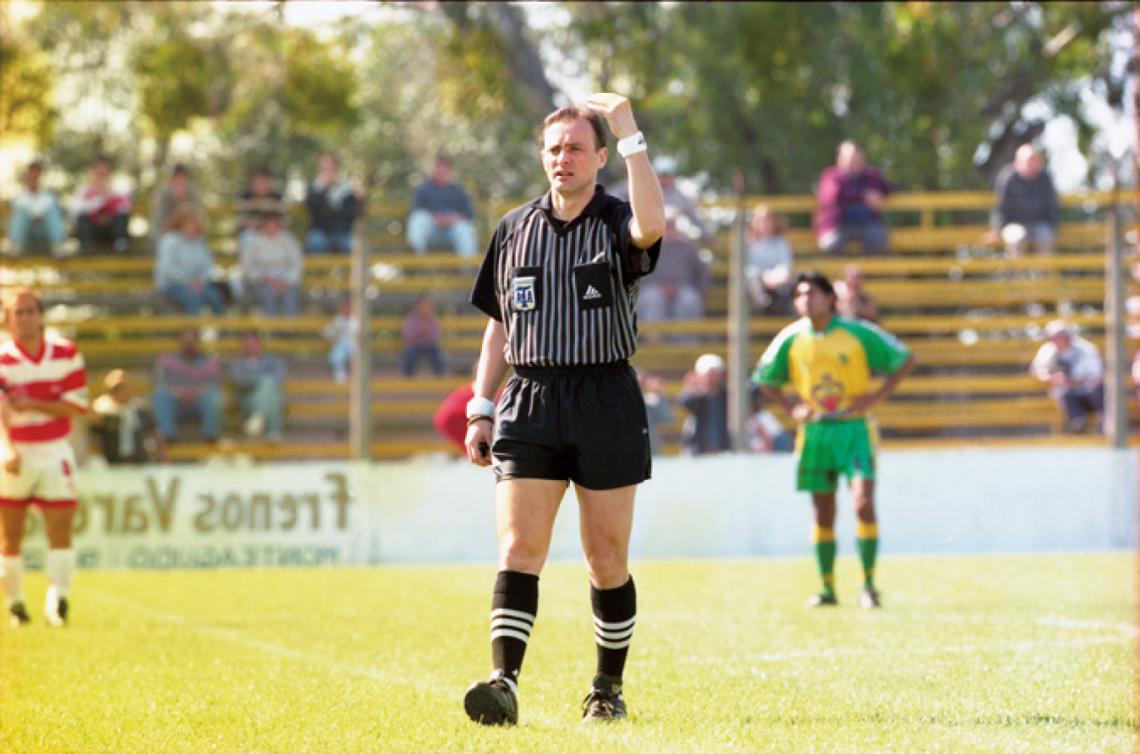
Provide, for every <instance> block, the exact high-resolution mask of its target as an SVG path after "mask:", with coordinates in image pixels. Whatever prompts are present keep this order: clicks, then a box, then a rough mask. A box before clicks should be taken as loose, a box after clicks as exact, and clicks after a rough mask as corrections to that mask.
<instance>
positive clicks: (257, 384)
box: [228, 331, 285, 443]
mask: <svg viewBox="0 0 1140 754" xmlns="http://www.w3.org/2000/svg"><path fill="white" fill-rule="evenodd" d="M228 373H229V378H230V383H231V384H232V385H233V386H234V391H235V392H236V393H237V398H238V407H239V408H240V410H241V419H242V431H243V432H245V434H246V436H247V437H261V436H263V435H264V436H265V439H267V440H268V441H269V442H271V443H279V442H281V438H282V436H283V430H284V428H285V361H284V360H283V359H282V358H281V357H280V356H270V355H268V354H266V353H265V350H264V347H263V344H262V342H261V336H260V335H259V334H258V333H256V332H253V331H251V332H247V333H245V334H244V335H243V336H242V338H241V356H240V357H239V358H237V359H234V360H233V361H231V362H230V364H229V369H228Z"/></svg>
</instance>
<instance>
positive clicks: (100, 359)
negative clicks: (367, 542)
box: [0, 192, 1137, 460]
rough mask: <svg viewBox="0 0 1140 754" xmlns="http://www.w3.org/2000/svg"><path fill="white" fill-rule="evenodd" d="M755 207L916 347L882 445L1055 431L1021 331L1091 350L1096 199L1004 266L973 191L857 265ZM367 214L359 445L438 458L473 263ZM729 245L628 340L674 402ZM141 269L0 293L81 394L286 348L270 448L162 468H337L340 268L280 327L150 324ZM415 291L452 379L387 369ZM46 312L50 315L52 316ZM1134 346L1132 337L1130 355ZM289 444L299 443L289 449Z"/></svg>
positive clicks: (344, 413)
mask: <svg viewBox="0 0 1140 754" xmlns="http://www.w3.org/2000/svg"><path fill="white" fill-rule="evenodd" d="M759 201H764V202H766V203H767V204H769V206H772V207H773V208H774V209H776V210H777V211H780V212H783V213H785V214H786V215H787V216H788V217H789V218H790V219H791V221H792V225H793V227H792V229H791V230H790V231H789V233H788V236H789V239H790V241H791V242H792V244H793V247H794V248H795V251H796V265H797V267H799V268H801V269H806V268H809V267H814V268H818V269H820V270H821V271H823V272H824V273H825V274H828V275H830V276H832V277H839V276H840V275H841V274H842V272H843V268H844V266H846V265H847V264H849V263H856V264H858V265H859V266H860V268H861V269H862V271H863V274H864V278H865V280H866V284H867V286H868V290H869V291H870V292H871V293H872V294H873V295H874V296H875V297H876V298H877V299H878V301H879V305H880V308H881V309H883V310H885V314H884V320H883V325H884V327H886V328H887V329H888V330H890V331H891V332H893V333H895V334H897V335H899V336H900V337H902V338H904V339H905V340H906V342H907V343H908V344H909V345H911V347H912V348H913V349H914V350H915V353H916V355H917V357H918V359H919V369H918V371H917V372H916V373H915V374H914V375H912V376H911V377H910V378H909V379H908V380H906V381H905V382H904V383H903V384H902V386H901V387H900V389H899V391H898V393H897V394H896V397H895V398H894V399H893V400H892V401H890V402H888V403H887V404H885V405H884V406H883V407H882V408H881V409H880V410H879V411H878V412H877V414H878V417H879V420H880V426H881V427H882V429H883V432H884V435H885V436H886V437H887V438H888V443H890V444H892V445H893V446H895V447H922V446H923V444H924V443H929V442H939V441H944V438H945V437H946V436H947V435H955V436H957V437H969V438H970V439H971V441H972V442H977V443H987V442H991V443H1000V442H1005V441H1007V436H1009V435H1017V436H1019V437H1020V438H1022V440H1024V441H1033V440H1034V438H1052V437H1054V435H1053V434H1052V432H1053V429H1054V428H1055V426H1056V423H1057V421H1056V419H1057V411H1056V409H1055V407H1054V406H1053V405H1052V402H1051V401H1050V400H1049V399H1048V398H1047V397H1046V396H1045V393H1044V389H1043V387H1042V386H1041V385H1040V384H1038V383H1037V382H1036V381H1035V380H1033V379H1032V378H1030V377H1029V376H1028V375H1027V374H1026V372H1025V369H1026V365H1027V364H1028V362H1029V360H1030V359H1031V358H1032V356H1033V354H1034V353H1035V352H1036V349H1037V348H1038V347H1039V345H1040V341H1038V340H1034V339H1032V338H1030V337H1029V336H1028V334H1029V333H1032V332H1034V331H1039V329H1040V328H1041V327H1042V326H1043V325H1044V324H1045V322H1046V321H1048V320H1049V319H1051V318H1052V317H1053V314H1052V311H1053V310H1054V308H1055V307H1056V306H1057V305H1058V303H1059V302H1062V301H1063V302H1064V303H1065V305H1066V306H1068V307H1070V308H1071V309H1072V310H1073V311H1074V312H1075V313H1074V314H1073V315H1072V316H1071V317H1069V319H1071V320H1073V321H1075V322H1076V323H1077V324H1079V325H1080V326H1081V327H1082V328H1083V330H1084V331H1085V333H1086V335H1087V336H1088V337H1090V339H1091V340H1093V342H1094V343H1096V344H1097V345H1098V346H1101V347H1102V348H1103V340H1104V337H1103V332H1104V327H1105V323H1104V315H1103V311H1102V307H1103V297H1104V284H1103V278H1104V254H1103V244H1104V238H1105V230H1104V225H1103V223H1101V222H1099V221H1097V220H1095V219H1094V220H1090V219H1089V218H1090V217H1091V215H1089V214H1088V212H1087V211H1086V210H1087V208H1088V206H1093V205H1095V206H1099V207H1102V208H1103V207H1104V206H1107V205H1108V203H1109V202H1110V201H1111V197H1109V196H1108V195H1106V194H1094V195H1086V196H1074V197H1064V198H1063V200H1062V201H1063V205H1064V206H1065V207H1066V209H1065V212H1066V213H1067V217H1068V218H1069V219H1068V220H1067V221H1066V222H1065V223H1064V224H1063V225H1062V226H1061V228H1060V233H1059V241H1058V249H1059V251H1058V253H1055V254H1053V255H1051V256H1044V257H1041V256H1032V255H1030V256H1026V257H1023V258H1020V259H1015V260H1008V259H1005V258H1004V257H1003V256H1002V255H1001V253H1000V250H999V249H997V248H995V247H994V246H992V245H990V244H987V243H986V242H985V241H984V239H983V235H984V233H985V231H986V230H987V228H986V227H985V226H984V225H981V224H979V220H981V219H982V218H983V217H984V213H985V212H986V211H988V209H989V207H990V205H991V204H992V196H991V195H990V194H988V193H979V192H964V193H949V194H896V195H894V196H893V197H891V200H890V205H889V210H888V218H889V221H890V222H891V224H892V228H891V239H892V240H891V246H892V252H891V253H890V254H888V255H886V256H882V257H871V258H863V257H829V256H824V255H821V254H819V252H818V251H817V250H816V248H815V245H814V240H813V239H812V238H811V234H810V231H809V230H808V229H807V221H808V220H809V218H810V215H811V213H812V212H813V211H814V198H812V197H803V196H798V197H766V198H760V197H753V198H750V199H748V200H747V202H746V203H745V204H746V206H747V208H748V209H751V207H752V206H754V205H755V204H756V203H758V202H759ZM513 205H514V203H512V204H511V206H513ZM736 206H737V203H736V201H735V200H733V201H727V202H712V203H706V207H707V208H708V209H709V210H710V211H720V212H721V213H722V216H730V215H727V214H725V213H726V212H727V211H728V210H732V209H734V208H735V207H736ZM506 208H508V207H502V208H500V207H485V208H484V210H485V211H484V213H483V214H484V215H485V216H486V217H487V218H491V219H493V218H494V217H496V216H497V213H498V212H500V211H501V210H502V209H506ZM373 210H374V211H373V213H372V216H370V217H369V218H368V220H367V228H368V231H367V232H368V234H369V235H368V237H369V240H370V245H371V246H372V248H373V249H374V253H373V254H372V256H371V259H370V264H371V272H372V276H373V278H372V282H371V289H372V291H373V292H374V293H375V294H377V299H376V311H377V313H376V314H375V315H374V316H372V317H371V318H370V324H371V331H372V334H373V337H372V348H373V351H374V365H375V367H376V369H377V370H378V372H377V374H378V376H377V378H376V379H375V380H374V381H373V384H372V390H373V396H372V397H373V414H374V432H375V438H376V442H375V444H374V447H373V451H374V453H375V454H376V457H381V458H394V457H404V456H407V455H410V454H413V453H416V452H431V453H438V452H449V450H448V446H447V445H446V444H445V443H444V442H442V441H441V440H440V439H439V438H437V437H436V436H435V434H434V430H433V429H432V428H431V424H430V419H431V415H432V413H433V412H434V410H435V408H436V406H438V404H439V401H440V400H442V398H443V396H444V395H446V393H447V392H448V391H449V390H451V389H452V388H454V387H455V386H457V385H459V384H461V383H462V382H463V381H464V380H465V379H466V374H467V368H468V367H469V366H470V364H471V363H472V362H473V361H474V359H475V356H476V355H477V352H478V349H479V347H480V344H481V338H482V332H483V328H484V326H485V323H486V320H485V318H483V317H482V316H481V315H478V314H477V313H474V312H471V311H470V310H469V309H467V308H466V307H465V306H464V305H462V301H463V300H464V298H465V296H466V294H467V291H468V290H469V288H470V284H471V279H472V277H473V274H474V270H475V267H476V263H475V262H473V261H472V260H469V259H463V258H460V257H457V256H455V255H452V254H428V255H423V256H419V255H415V254H410V253H406V252H403V251H401V248H402V243H403V241H402V238H400V237H399V233H398V232H394V231H392V228H397V229H398V227H397V226H398V224H399V223H398V222H395V223H393V220H396V221H398V220H400V219H402V215H403V213H404V212H405V211H406V207H404V206H403V205H402V204H399V203H393V204H391V205H390V206H380V207H374V208H373ZM0 212H2V210H0ZM935 215H937V216H938V217H939V220H940V221H945V220H946V218H947V217H950V218H951V221H952V222H954V223H955V224H953V225H946V226H939V225H935V224H934V218H935ZM916 221H917V224H914V223H915V222H916ZM299 227H300V226H299ZM231 230H232V229H231ZM231 230H227V229H226V227H225V223H224V222H220V223H218V224H216V225H214V226H212V228H211V232H212V233H213V234H214V236H215V239H216V241H215V246H214V248H215V254H216V259H217V261H218V266H219V268H220V269H221V270H222V271H224V272H226V273H227V274H230V273H231V271H232V268H233V266H234V264H235V259H234V255H233V252H234V249H233V248H232V243H230V242H231V241H232V239H231V238H229V236H230V235H232V233H231ZM733 239H734V235H733V231H732V229H731V228H724V227H723V226H722V230H721V231H720V232H719V233H718V234H717V236H716V237H715V238H714V239H713V242H712V245H711V249H712V252H713V262H712V273H713V286H712V290H711V292H710V298H709V302H708V307H707V310H708V312H709V315H708V316H707V317H706V318H705V319H703V320H699V321H692V322H665V323H653V324H646V325H643V326H642V332H643V336H644V339H643V345H642V346H641V348H640V349H639V352H638V354H637V356H636V357H635V365H636V366H638V367H639V368H640V369H645V370H650V371H657V372H660V373H662V374H664V375H665V376H666V377H667V382H666V393H667V394H669V395H671V396H675V395H676V394H677V393H678V392H679V391H680V387H681V375H682V374H683V372H684V371H685V370H686V369H687V368H688V367H689V366H690V365H691V364H692V363H693V361H695V359H696V357H697V356H698V355H700V354H701V353H705V352H708V351H712V352H718V353H721V354H724V352H725V350H726V340H725V321H724V317H723V313H724V311H725V308H726V288H727V286H726V283H727V275H728V263H727V259H728V253H727V252H728V249H729V248H730V244H731V243H732V242H733ZM152 275H153V259H152V258H151V257H150V256H149V255H145V254H140V255H133V256H124V257H110V256H108V257H86V258H81V257H69V258H64V259H59V260H54V259H15V260H10V259H4V260H3V262H2V263H0V287H4V286H8V285H16V284H30V285H35V286H37V287H39V288H41V289H42V290H43V291H44V292H45V295H46V297H47V299H48V302H49V304H62V305H63V306H60V307H55V306H53V308H51V309H50V313H51V314H52V316H53V318H55V319H56V321H53V322H52V324H53V326H56V327H58V328H59V329H60V330H61V331H62V332H63V333H64V334H65V335H69V336H73V337H76V338H77V339H78V340H79V341H80V343H81V345H82V347H83V350H84V353H85V354H86V356H87V359H88V362H89V364H90V367H91V371H92V375H93V376H92V382H93V383H95V382H97V379H98V376H100V375H101V372H102V371H105V370H106V369H109V368H111V367H114V366H124V365H125V366H127V367H129V368H130V369H131V371H132V372H133V373H134V374H135V375H136V376H137V377H138V378H139V379H140V383H141V384H140V387H142V388H145V387H146V383H147V382H148V381H149V375H150V368H151V366H152V364H153V361H154V358H155V357H156V356H157V355H158V354H159V353H163V352H166V351H169V350H172V349H173V348H174V345H175V341H176V334H177V331H178V330H179V329H180V328H182V327H185V326H188V325H198V326H202V327H205V328H209V330H210V331H211V332H212V333H213V334H214V336H215V338H214V340H213V341H212V342H210V343H208V344H207V349H208V350H212V351H214V352H215V353H218V354H220V355H222V356H224V357H225V356H232V355H233V354H235V353H237V350H238V342H239V337H240V334H241V332H243V331H244V330H248V329H258V330H260V331H262V332H263V333H265V342H266V346H267V350H268V351H269V352H274V353H279V354H282V355H284V356H285V357H286V358H287V359H288V361H289V363H290V364H291V367H293V366H295V367H298V368H297V369H296V374H297V375H298V376H295V377H291V378H290V379H289V380H288V381H287V382H286V386H285V390H286V394H287V405H288V408H287V433H286V434H287V441H286V442H285V443H283V444H281V445H276V446H273V445H268V444H264V443H258V442H251V441H245V440H240V439H239V440H235V441H232V442H223V443H220V444H219V445H218V446H204V445H197V444H193V443H191V444H179V445H175V446H172V448H171V457H172V458H173V459H179V460H191V459H197V458H203V457H206V456H210V455H223V456H224V455H231V454H233V455H248V456H251V457H257V458H278V459H287V458H338V457H339V458H343V457H345V455H346V454H347V450H348V446H347V417H348V409H349V403H348V397H349V389H348V386H346V385H338V384H336V383H335V382H333V381H332V380H331V379H328V378H327V377H325V376H324V375H325V369H324V366H323V365H324V357H325V354H326V352H327V349H328V346H329V344H328V343H327V342H325V341H324V339H323V338H322V337H321V332H322V331H323V329H324V327H325V325H326V324H327V322H328V320H329V319H330V316H331V312H330V307H329V306H328V303H329V302H330V301H335V300H336V299H338V298H339V297H341V296H342V295H343V294H344V293H345V292H346V291H348V290H349V260H348V258H347V257H343V256H324V257H309V258H308V259H307V260H306V273H305V283H304V288H305V289H306V291H308V292H309V293H310V306H309V307H308V309H307V310H306V313H305V314H304V315H303V316H301V317H297V318H293V319H287V320H286V319H267V318H264V317H259V316H255V315H240V314H234V315H231V316H224V317H203V318H195V317H186V316H181V315H173V314H166V313H162V312H161V310H160V309H159V307H156V306H155V296H154V292H153V290H152ZM425 291H433V292H435V293H436V294H437V295H438V296H439V297H441V298H442V299H443V301H444V302H445V305H444V306H443V307H441V309H442V311H443V312H444V316H443V317H442V319H443V329H444V332H445V333H446V337H445V338H444V342H443V346H444V348H445V350H446V352H447V354H448V357H449V361H450V363H451V368H452V374H450V375H448V376H445V377H439V378H435V377H430V378H424V377H416V378H412V379H406V378H402V377H393V376H390V372H392V371H394V367H395V364H396V360H397V358H398V354H399V351H400V337H399V331H400V325H401V322H402V315H403V312H404V311H405V308H406V304H407V303H408V302H409V301H410V300H411V299H412V298H413V297H414V296H416V295H418V294H420V293H422V292H425ZM156 310H158V313H157V314H155V313H154V312H155V311H156ZM60 312H63V313H64V316H63V318H62V319H58V318H57V315H59V313H60ZM788 321H789V320H788V318H786V317H755V318H753V319H752V320H751V321H750V323H749V331H750V347H749V351H750V357H749V358H750V359H755V358H757V357H758V356H759V354H760V352H761V351H762V350H763V348H764V347H765V346H766V345H767V343H768V341H769V340H770V338H771V337H772V336H773V335H774V334H775V333H776V332H777V331H778V330H779V329H780V328H781V327H783V326H784V325H786V324H787V323H788ZM1136 345H1137V342H1136V341H1135V340H1132V341H1130V346H1131V347H1135V346H1136ZM292 373H294V371H291V374H292ZM231 410H232V409H231ZM231 424H232V422H231ZM679 424H680V420H679V419H678V421H677V422H675V423H674V424H673V425H671V426H670V427H667V428H665V437H664V439H665V447H666V448H667V449H672V450H674V451H675V450H676V447H677V437H678V431H679ZM294 434H295V435H296V436H297V437H298V438H300V439H299V440H298V441H296V442H290V441H288V438H289V436H291V435H294ZM1056 441H1058V442H1072V443H1080V442H1087V441H1089V440H1087V438H1061V439H1058V440H1056Z"/></svg>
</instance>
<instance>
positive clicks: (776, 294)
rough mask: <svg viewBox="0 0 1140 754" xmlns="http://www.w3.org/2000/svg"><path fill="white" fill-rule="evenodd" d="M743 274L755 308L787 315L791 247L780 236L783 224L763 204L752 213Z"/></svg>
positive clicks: (789, 293) (790, 282) (789, 295)
mask: <svg viewBox="0 0 1140 754" xmlns="http://www.w3.org/2000/svg"><path fill="white" fill-rule="evenodd" d="M744 275H745V278H746V279H747V281H748V293H749V294H750V295H751V297H752V304H753V305H754V306H755V307H756V310H757V311H759V312H762V313H765V314H787V313H789V312H790V311H791V305H792V296H791V290H792V247H791V244H789V243H788V239H786V238H784V223H783V220H782V219H781V218H780V216H779V215H777V214H776V213H775V212H773V211H772V210H770V209H768V207H767V206H766V205H763V204H761V205H758V206H757V207H756V209H755V210H754V211H753V212H752V222H751V223H750V224H749V226H748V248H747V258H746V259H745V266H744Z"/></svg>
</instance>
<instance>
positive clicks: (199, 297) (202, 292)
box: [154, 206, 226, 314]
mask: <svg viewBox="0 0 1140 754" xmlns="http://www.w3.org/2000/svg"><path fill="white" fill-rule="evenodd" d="M213 268H214V255H213V254H212V253H211V252H210V247H209V246H208V245H207V244H206V237H205V234H204V232H203V228H202V219H201V217H200V216H199V215H198V212H197V210H195V209H194V208H193V207H189V206H187V207H179V208H178V209H176V210H175V211H174V214H173V215H171V217H170V220H169V221H168V222H167V227H166V231H165V232H164V233H163V234H162V236H161V237H160V238H159V239H158V259H157V260H156V261H155V263H154V287H155V288H156V289H157V290H158V292H159V293H160V294H161V295H163V296H164V297H166V299H168V300H169V301H171V302H173V303H174V304H176V305H177V306H178V307H179V308H180V309H182V311H184V312H186V313H187V314H199V313H201V311H202V307H203V306H207V307H209V308H210V311H212V312H213V313H214V314H221V313H222V312H223V311H224V310H225V308H226V303H225V299H224V298H223V297H222V294H221V291H219V290H218V288H217V286H215V285H214V284H213V282H211V280H210V276H211V272H212V270H213Z"/></svg>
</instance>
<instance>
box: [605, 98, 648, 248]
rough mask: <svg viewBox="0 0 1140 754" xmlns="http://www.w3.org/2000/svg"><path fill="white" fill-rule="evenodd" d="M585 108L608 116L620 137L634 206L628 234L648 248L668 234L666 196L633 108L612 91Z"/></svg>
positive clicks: (612, 127) (638, 246)
mask: <svg viewBox="0 0 1140 754" xmlns="http://www.w3.org/2000/svg"><path fill="white" fill-rule="evenodd" d="M586 107H588V108H589V109H590V110H592V111H593V112H595V113H597V114H598V115H601V116H602V117H603V118H605V119H606V123H607V124H608V125H609V127H610V131H612V132H613V135H614V138H616V139H617V140H618V141H617V151H618V154H620V155H621V156H622V157H623V158H625V165H626V171H627V173H628V180H629V203H630V206H631V207H632V209H633V219H632V220H631V221H630V223H629V234H630V237H631V239H632V240H633V243H634V245H635V246H637V248H639V249H648V248H649V247H650V246H652V245H653V244H655V243H656V242H657V241H658V240H660V239H661V237H662V236H663V235H665V197H664V195H663V194H662V193H661V184H660V183H659V182H658V180H657V173H655V172H654V171H653V164H652V163H651V162H650V160H649V152H648V150H647V147H646V144H645V137H644V136H642V134H641V131H639V130H638V129H637V121H635V120H634V118H633V107H632V106H631V105H630V104H629V99H627V98H626V97H623V96H621V95H620V94H613V93H610V92H599V93H597V94H591V95H590V97H589V98H588V99H587V100H586Z"/></svg>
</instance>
